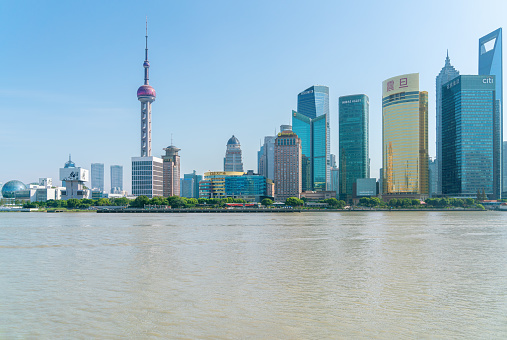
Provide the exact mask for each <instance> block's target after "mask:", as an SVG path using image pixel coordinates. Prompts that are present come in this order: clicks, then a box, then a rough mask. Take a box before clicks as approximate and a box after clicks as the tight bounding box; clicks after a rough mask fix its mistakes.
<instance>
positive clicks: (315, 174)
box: [292, 85, 331, 191]
mask: <svg viewBox="0 0 507 340" xmlns="http://www.w3.org/2000/svg"><path fill="white" fill-rule="evenodd" d="M292 129H293V131H294V133H296V134H297V135H298V136H299V138H301V144H302V150H303V151H302V152H303V155H304V156H305V157H306V158H307V159H308V161H309V164H310V168H309V169H306V168H305V167H303V173H304V174H307V175H308V177H309V178H310V182H309V183H308V182H307V181H305V180H304V179H303V182H304V183H303V190H304V191H306V190H317V191H325V190H327V188H328V187H329V186H330V171H331V161H330V139H329V138H330V131H329V88H328V87H327V86H318V85H317V86H311V87H309V88H307V89H306V90H304V91H303V92H301V93H299V94H298V105H297V111H292ZM304 163H305V162H303V164H304ZM304 177H305V176H304V175H303V178H304Z"/></svg>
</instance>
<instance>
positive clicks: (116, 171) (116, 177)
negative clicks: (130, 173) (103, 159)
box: [111, 165, 123, 194]
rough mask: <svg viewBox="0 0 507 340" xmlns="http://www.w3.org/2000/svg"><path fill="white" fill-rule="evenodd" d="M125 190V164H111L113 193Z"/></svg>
mask: <svg viewBox="0 0 507 340" xmlns="http://www.w3.org/2000/svg"><path fill="white" fill-rule="evenodd" d="M122 191H123V166H121V165H111V193H112V194H119V193H121V192H122Z"/></svg>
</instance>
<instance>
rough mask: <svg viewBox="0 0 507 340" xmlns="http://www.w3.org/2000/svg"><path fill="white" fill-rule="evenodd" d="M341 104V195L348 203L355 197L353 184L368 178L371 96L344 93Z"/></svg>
mask: <svg viewBox="0 0 507 340" xmlns="http://www.w3.org/2000/svg"><path fill="white" fill-rule="evenodd" d="M338 105H339V118H338V119H339V134H340V137H339V150H340V156H339V162H340V164H339V169H340V185H339V187H340V189H339V197H340V199H341V200H344V201H346V202H348V201H349V200H351V199H352V196H353V188H354V183H356V181H357V179H358V178H369V177H370V169H369V152H368V150H369V149H368V120H369V106H370V105H369V99H368V96H367V95H364V94H358V95H351V96H343V97H340V98H339V99H338Z"/></svg>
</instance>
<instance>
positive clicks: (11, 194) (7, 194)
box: [2, 180, 26, 198]
mask: <svg viewBox="0 0 507 340" xmlns="http://www.w3.org/2000/svg"><path fill="white" fill-rule="evenodd" d="M23 190H26V185H24V184H23V183H22V182H20V181H16V180H13V181H9V182H7V183H5V184H4V185H3V187H2V196H3V197H4V198H15V196H16V193H17V192H20V191H23Z"/></svg>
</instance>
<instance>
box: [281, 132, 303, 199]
mask: <svg viewBox="0 0 507 340" xmlns="http://www.w3.org/2000/svg"><path fill="white" fill-rule="evenodd" d="M301 180H302V178H301V139H300V138H299V137H298V136H297V135H296V134H295V133H294V132H292V131H288V130H287V131H283V132H280V133H279V134H278V137H277V138H276V139H275V200H277V201H282V202H283V201H285V200H286V199H287V198H289V197H297V198H299V197H300V195H301V189H302V185H301Z"/></svg>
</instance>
